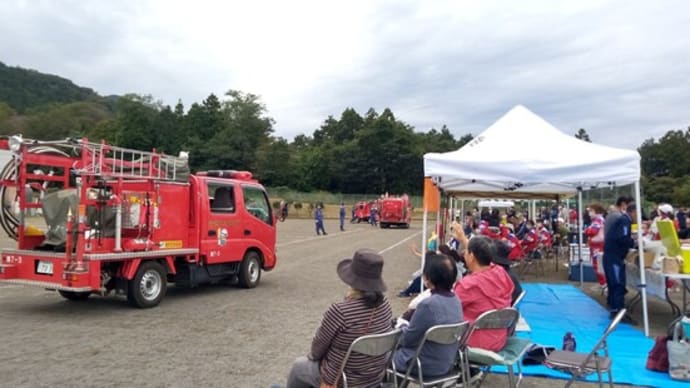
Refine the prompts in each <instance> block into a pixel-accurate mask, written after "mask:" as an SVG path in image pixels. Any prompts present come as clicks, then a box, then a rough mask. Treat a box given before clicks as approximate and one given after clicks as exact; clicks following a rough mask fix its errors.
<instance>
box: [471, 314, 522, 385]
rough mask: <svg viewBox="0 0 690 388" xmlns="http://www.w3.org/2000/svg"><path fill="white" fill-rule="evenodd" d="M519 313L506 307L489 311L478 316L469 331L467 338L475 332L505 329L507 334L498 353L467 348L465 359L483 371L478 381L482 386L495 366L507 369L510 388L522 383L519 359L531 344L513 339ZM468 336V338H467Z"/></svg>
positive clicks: (519, 339)
mask: <svg viewBox="0 0 690 388" xmlns="http://www.w3.org/2000/svg"><path fill="white" fill-rule="evenodd" d="M519 318H520V313H519V312H518V311H517V310H516V309H515V308H513V307H508V308H504V309H500V310H489V311H487V312H485V313H484V314H482V315H480V316H479V318H477V320H476V321H474V324H473V325H472V329H471V330H470V334H469V336H472V334H473V333H474V332H475V331H477V330H488V329H505V330H506V331H507V332H508V340H507V341H506V345H505V346H504V347H503V349H501V350H500V351H498V352H492V351H490V350H485V349H479V348H472V347H468V348H467V357H468V360H469V362H470V363H471V364H472V365H474V366H477V367H479V368H480V369H483V372H484V375H483V376H482V379H481V380H480V381H479V385H478V386H480V385H482V383H483V382H484V379H485V378H486V376H487V375H488V374H489V373H490V371H491V367H492V366H495V365H502V366H505V367H507V369H508V384H509V386H510V387H517V386H518V385H520V382H521V381H522V367H521V366H520V359H521V358H522V356H523V355H524V354H525V352H526V351H527V348H529V346H530V345H531V344H532V342H531V341H530V340H527V339H524V338H517V337H513V334H514V333H515V326H517V323H518V320H519ZM469 336H468V337H469ZM515 364H517V367H518V380H517V382H516V381H515V371H514V369H513V367H514V366H515Z"/></svg>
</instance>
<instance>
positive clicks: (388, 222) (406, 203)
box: [379, 194, 412, 228]
mask: <svg viewBox="0 0 690 388" xmlns="http://www.w3.org/2000/svg"><path fill="white" fill-rule="evenodd" d="M411 221H412V207H411V206H410V198H409V197H408V196H407V195H406V194H405V195H402V196H400V197H386V198H383V199H382V200H381V208H380V210H379V223H380V224H381V228H389V227H391V226H392V225H395V226H398V227H401V228H409V227H410V222H411Z"/></svg>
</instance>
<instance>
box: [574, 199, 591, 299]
mask: <svg viewBox="0 0 690 388" xmlns="http://www.w3.org/2000/svg"><path fill="white" fill-rule="evenodd" d="M577 234H578V237H577V255H578V258H579V262H580V288H582V287H584V285H585V284H584V276H585V269H584V266H583V265H582V189H577ZM590 254H591V252H590Z"/></svg>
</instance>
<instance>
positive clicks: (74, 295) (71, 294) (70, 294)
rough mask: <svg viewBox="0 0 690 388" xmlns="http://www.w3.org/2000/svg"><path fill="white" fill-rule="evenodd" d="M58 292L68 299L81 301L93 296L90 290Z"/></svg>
mask: <svg viewBox="0 0 690 388" xmlns="http://www.w3.org/2000/svg"><path fill="white" fill-rule="evenodd" d="M58 293H59V294H60V295H61V296H62V297H63V298H65V299H67V300H73V301H80V300H86V299H88V298H89V296H91V292H90V291H85V292H77V291H62V290H58Z"/></svg>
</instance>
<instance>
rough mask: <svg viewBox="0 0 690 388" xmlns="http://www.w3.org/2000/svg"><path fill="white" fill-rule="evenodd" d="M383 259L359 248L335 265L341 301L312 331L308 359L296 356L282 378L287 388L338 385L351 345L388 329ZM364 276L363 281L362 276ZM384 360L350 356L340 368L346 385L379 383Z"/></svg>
mask: <svg viewBox="0 0 690 388" xmlns="http://www.w3.org/2000/svg"><path fill="white" fill-rule="evenodd" d="M382 270H383V257H382V256H381V255H379V254H378V253H376V252H374V251H372V250H369V249H360V250H358V251H356V252H355V254H354V257H353V258H352V259H345V260H343V261H341V262H340V263H339V264H338V276H339V277H340V279H342V281H343V282H345V284H347V285H349V286H350V290H349V292H348V293H347V296H346V297H345V300H343V301H341V302H337V303H334V304H332V305H331V307H330V308H329V309H328V310H327V311H326V313H325V314H324V317H323V320H322V321H321V326H319V328H318V329H317V330H316V334H315V335H314V339H313V340H312V344H311V352H310V353H309V355H308V356H306V357H304V356H302V357H298V358H297V359H296V360H295V362H294V364H293V365H292V369H291V370H290V374H289V376H288V381H287V387H288V388H309V387H319V386H320V385H321V384H326V385H335V386H338V384H339V382H340V379H341V376H340V375H339V373H338V372H339V369H340V366H341V364H342V361H343V359H344V358H345V354H346V353H347V349H348V348H349V347H350V345H351V344H352V342H353V341H354V340H355V339H357V338H359V337H361V336H363V335H368V334H381V333H386V332H388V331H390V330H391V318H392V312H391V306H390V304H389V303H388V300H387V299H386V297H385V296H384V294H383V292H384V291H386V285H385V284H384V282H383V278H382V276H381V273H382ZM362 274H365V275H366V276H362ZM386 359H387V358H386V355H383V356H379V357H370V356H366V355H363V354H353V355H351V356H350V362H348V366H347V367H346V368H345V374H346V375H347V378H348V379H347V382H348V385H349V386H356V387H371V386H375V385H377V384H379V383H380V382H381V381H382V380H383V376H384V373H385V370H386V366H387V365H386Z"/></svg>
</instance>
